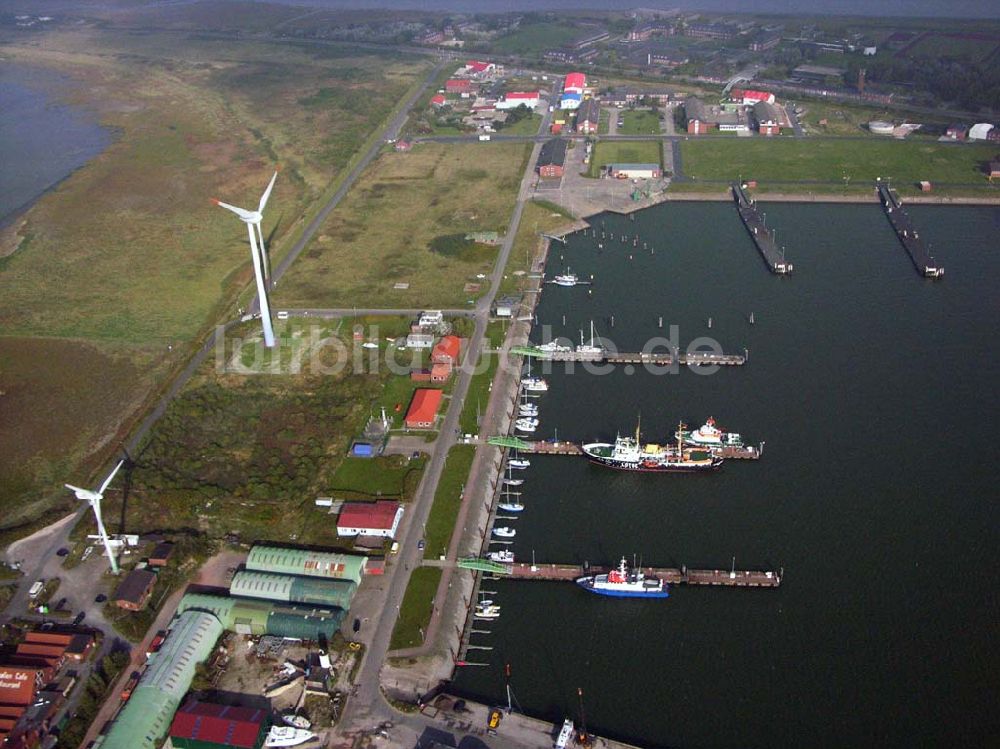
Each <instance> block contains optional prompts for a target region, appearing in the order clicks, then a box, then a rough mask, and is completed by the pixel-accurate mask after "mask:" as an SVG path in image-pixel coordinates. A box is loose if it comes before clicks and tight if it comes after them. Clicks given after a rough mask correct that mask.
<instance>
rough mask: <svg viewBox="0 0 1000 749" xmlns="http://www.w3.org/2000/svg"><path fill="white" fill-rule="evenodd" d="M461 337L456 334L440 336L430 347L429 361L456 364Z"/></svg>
mask: <svg viewBox="0 0 1000 749" xmlns="http://www.w3.org/2000/svg"><path fill="white" fill-rule="evenodd" d="M461 345H462V339H461V338H459V337H458V336H457V335H446V336H442V337H441V340H440V341H438V342H437V343H436V344H435V345H434V348H433V349H431V361H432V362H434V363H435V364H458V356H459V350H460V348H461Z"/></svg>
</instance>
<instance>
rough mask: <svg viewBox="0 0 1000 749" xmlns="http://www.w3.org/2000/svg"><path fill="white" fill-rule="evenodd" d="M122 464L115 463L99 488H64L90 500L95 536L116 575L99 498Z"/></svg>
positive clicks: (67, 485) (77, 496)
mask: <svg viewBox="0 0 1000 749" xmlns="http://www.w3.org/2000/svg"><path fill="white" fill-rule="evenodd" d="M123 465H125V461H124V460H119V461H118V465H116V466H115V468H114V470H113V471H111V473H110V474H108V477H107V478H106V479H104V483H103V484H101V488H100V489H98V490H97V491H91V490H90V489H81V488H80V487H79V486H73V485H72V484H66V488H67V489H69V490H70V491H72V492H73V493H74V494H76V498H77V499H82V500H85V501H87V502H90V506H91V507H93V508H94V517H95V518H97V536H98V537H99V538H100V539H101V543H103V544H104V551H106V552H107V554H108V562H109V563H110V564H111V571H112V572H113V573H114V574H116V575H117V574H118V560H117V559H115V555H114V554H113V553H112V552H111V543H110V541H108V532H107V531H106V530H105V529H104V520H103V519H102V518H101V500H102V499H103V498H104V490H105V489H107V488H108V484H110V483H111V480H112V479H113V478H114V477H115V474H116V473H118V469H119V468H121V467H122V466H123Z"/></svg>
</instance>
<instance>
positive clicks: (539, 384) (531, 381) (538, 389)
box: [521, 377, 549, 393]
mask: <svg viewBox="0 0 1000 749" xmlns="http://www.w3.org/2000/svg"><path fill="white" fill-rule="evenodd" d="M521 387H523V388H524V389H525V390H526V391H527V392H529V393H544V392H546V391H547V390H548V389H549V383H547V382H546V381H545V380H543V379H542V378H541V377H525V378H524V379H523V380H521Z"/></svg>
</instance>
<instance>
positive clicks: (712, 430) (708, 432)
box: [674, 416, 743, 448]
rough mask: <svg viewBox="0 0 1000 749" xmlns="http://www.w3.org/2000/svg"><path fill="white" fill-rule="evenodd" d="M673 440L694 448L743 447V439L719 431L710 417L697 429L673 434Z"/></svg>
mask: <svg viewBox="0 0 1000 749" xmlns="http://www.w3.org/2000/svg"><path fill="white" fill-rule="evenodd" d="M674 439H680V440H683V441H684V443H685V444H687V445H694V446H696V447H709V448H715V447H719V448H721V447H743V438H742V437H741V436H740V435H739V434H737V433H736V432H727V431H725V430H723V429H720V428H719V427H717V426H716V425H715V419H714V418H712V417H711V416H709V417H708V421H706V422H705V423H704V424H703V425H702V426H700V427H698V428H697V429H694V430H691V431H680V430H678V431H676V432H674Z"/></svg>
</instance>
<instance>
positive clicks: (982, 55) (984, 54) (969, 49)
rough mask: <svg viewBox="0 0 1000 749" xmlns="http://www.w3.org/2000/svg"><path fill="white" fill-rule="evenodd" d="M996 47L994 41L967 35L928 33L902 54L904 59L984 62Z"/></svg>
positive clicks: (995, 41) (996, 44)
mask: <svg viewBox="0 0 1000 749" xmlns="http://www.w3.org/2000/svg"><path fill="white" fill-rule="evenodd" d="M997 46H998V42H997V40H996V39H988V38H975V37H973V36H971V35H968V34H943V33H934V32H929V33H927V34H926V35H924V36H923V37H922V38H921V39H919V40H918V41H917V42H916V43H915V44H913V45H912V46H909V47H906V49H905V50H903V52H902V54H903V55H904V56H906V57H928V58H935V59H940V58H952V59H957V60H968V61H970V62H985V61H986V60H987V59H988V58H989V56H990V55H992V54H993V53H994V52H995V51H996V49H997Z"/></svg>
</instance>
